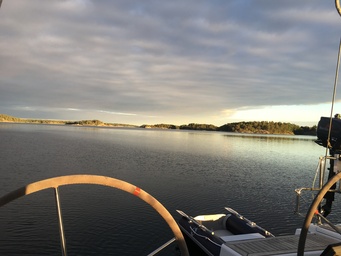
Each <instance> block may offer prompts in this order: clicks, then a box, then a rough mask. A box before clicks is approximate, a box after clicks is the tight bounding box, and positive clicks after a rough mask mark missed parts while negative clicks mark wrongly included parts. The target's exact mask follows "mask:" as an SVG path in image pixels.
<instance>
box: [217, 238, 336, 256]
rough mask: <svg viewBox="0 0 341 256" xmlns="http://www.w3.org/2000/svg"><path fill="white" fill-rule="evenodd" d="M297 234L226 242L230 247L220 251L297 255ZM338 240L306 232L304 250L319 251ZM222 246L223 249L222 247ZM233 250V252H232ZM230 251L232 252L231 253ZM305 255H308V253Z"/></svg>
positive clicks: (261, 255) (246, 255)
mask: <svg viewBox="0 0 341 256" xmlns="http://www.w3.org/2000/svg"><path fill="white" fill-rule="evenodd" d="M298 240H299V235H290V236H281V237H272V238H266V239H254V240H244V241H232V242H226V243H225V246H227V247H229V248H231V249H232V250H228V249H227V248H226V247H225V246H223V247H222V251H224V250H225V249H226V253H225V254H224V253H223V252H222V253H221V256H224V255H242V256H267V255H297V247H298ZM338 242H340V240H338V239H334V238H330V237H326V236H324V235H320V234H308V236H307V241H306V246H305V251H306V252H309V251H310V252H318V253H317V254H311V255H320V254H321V252H322V251H323V250H324V249H325V248H326V247H327V246H328V245H329V244H332V243H338ZM223 248H224V249H223ZM233 251H234V253H233ZM231 253H232V254H231ZM305 255H309V254H308V253H307V254H305Z"/></svg>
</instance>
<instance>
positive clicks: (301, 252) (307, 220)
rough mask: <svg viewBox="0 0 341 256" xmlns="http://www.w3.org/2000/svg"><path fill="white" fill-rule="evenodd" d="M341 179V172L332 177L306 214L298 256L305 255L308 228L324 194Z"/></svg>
mask: <svg viewBox="0 0 341 256" xmlns="http://www.w3.org/2000/svg"><path fill="white" fill-rule="evenodd" d="M340 179H341V172H340V173H338V174H336V175H335V176H334V177H333V178H331V179H330V180H329V181H328V182H327V183H326V184H325V185H324V186H323V187H322V189H321V190H320V191H319V192H318V193H317V195H316V196H315V199H314V201H313V202H312V203H311V205H310V207H309V210H308V212H307V214H306V217H305V220H304V223H303V226H302V230H301V234H300V239H299V243H298V250H297V255H298V256H303V255H304V247H305V242H306V239H307V234H308V229H309V225H310V223H311V221H312V219H313V217H314V215H315V214H316V213H317V211H318V207H319V205H320V203H321V201H322V200H323V197H324V195H325V194H326V193H327V192H328V191H329V190H330V188H331V187H332V186H333V185H334V184H335V183H336V182H338V181H339V180H340Z"/></svg>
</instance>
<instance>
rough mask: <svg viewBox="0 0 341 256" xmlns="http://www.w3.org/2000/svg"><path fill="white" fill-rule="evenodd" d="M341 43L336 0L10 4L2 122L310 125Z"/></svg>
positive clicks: (2, 25)
mask: <svg viewBox="0 0 341 256" xmlns="http://www.w3.org/2000/svg"><path fill="white" fill-rule="evenodd" d="M340 36H341V17H340V15H339V14H338V13H337V11H336V8H335V2H334V0H299V1H298V0H286V1H279V0H277V1H275V0H172V1H161V0H143V1H140V0H115V1H112V0H96V1H95V0H49V1H46V0H30V1H27V0H3V2H2V5H1V9H0V113H2V114H7V115H11V116H15V117H21V118H34V119H58V120H85V119H99V120H101V121H103V122H110V123H126V124H135V125H142V124H159V123H166V124H175V125H182V124H188V123H205V124H214V125H217V126H221V125H223V124H226V123H232V122H240V121H275V122H290V123H294V124H298V125H308V126H311V125H315V124H317V122H318V121H319V119H320V117H321V116H330V114H331V113H332V114H334V113H337V112H338V111H339V112H341V101H340V100H341V98H340V96H341V92H340V93H339V92H338V91H337V93H336V95H335V99H336V103H335V106H334V110H333V112H332V111H331V101H332V96H333V87H334V82H335V80H336V79H335V73H336V63H337V55H338V49H339V42H340Z"/></svg>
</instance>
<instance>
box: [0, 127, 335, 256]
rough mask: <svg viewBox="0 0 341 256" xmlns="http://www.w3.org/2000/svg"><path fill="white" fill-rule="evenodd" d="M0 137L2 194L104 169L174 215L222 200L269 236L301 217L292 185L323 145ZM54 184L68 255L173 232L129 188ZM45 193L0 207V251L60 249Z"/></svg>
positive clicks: (193, 136)
mask: <svg viewBox="0 0 341 256" xmlns="http://www.w3.org/2000/svg"><path fill="white" fill-rule="evenodd" d="M0 138H1V144H0V152H1V155H0V160H1V165H0V183H1V185H0V195H4V194H5V193H7V192H10V191H12V190H14V189H17V188H19V187H21V186H24V185H26V184H28V183H31V182H35V181H38V180H42V179H46V178H51V177H55V176H60V175H69V174H96V175H105V176H110V177H113V178H117V179H122V180H125V181H127V182H129V183H132V184H134V185H136V186H138V187H141V188H142V189H143V190H145V191H147V192H148V193H150V194H151V195H153V196H154V197H156V198H157V199H158V200H159V201H160V202H161V203H163V204H164V206H165V207H166V208H167V209H168V210H169V211H170V213H171V214H172V215H173V216H174V217H175V218H178V217H179V216H178V215H177V213H176V211H175V210H176V209H181V210H183V211H185V212H187V213H188V214H190V215H197V214H205V213H220V212H223V210H224V209H223V208H224V207H225V206H228V207H232V208H234V209H235V210H237V211H239V212H240V213H241V214H243V215H245V216H246V217H247V218H249V219H251V220H253V221H255V222H257V224H258V225H260V226H263V227H264V228H266V229H268V230H270V231H271V232H272V233H274V234H275V235H280V234H292V233H293V232H294V231H295V228H296V227H297V226H301V224H302V222H303V219H302V218H299V217H297V216H296V215H294V214H293V209H294V192H293V190H294V189H295V188H297V187H302V186H311V182H312V179H313V176H314V174H315V169H316V165H317V161H318V157H319V156H321V155H324V154H325V149H324V148H322V147H320V146H318V145H316V144H315V143H314V139H315V138H314V137H311V136H273V135H256V136H255V135H241V134H234V133H224V132H199V131H183V130H148V129H129V128H128V129H124V128H97V127H73V126H56V125H31V124H30V125H26V124H0ZM60 193H61V203H62V208H63V216H64V222H65V231H66V239H67V248H68V253H69V255H108V254H111V255H146V254H148V253H149V252H151V251H152V250H153V249H155V248H157V247H158V246H159V245H161V244H162V243H164V242H166V241H168V240H169V239H171V238H172V234H171V231H170V229H169V228H168V226H167V224H165V222H164V221H163V220H162V219H161V217H159V215H158V214H157V213H155V212H154V210H153V209H151V208H150V207H149V206H148V205H146V203H144V202H143V201H141V200H139V199H138V198H137V197H134V196H132V195H130V194H127V193H125V192H122V191H119V190H116V189H111V188H107V187H101V186H94V185H77V186H65V187H61V188H60ZM53 196H54V195H53V191H52V190H46V191H42V192H39V193H36V194H33V195H30V196H27V197H24V198H21V199H19V200H17V201H14V202H12V203H10V204H8V205H6V206H4V207H2V208H1V209H0V226H1V230H0V254H1V255H46V254H48V255H59V254H60V245H59V234H58V225H57V217H56V211H55V205H54V201H53ZM337 213H338V211H337V210H336V212H335V213H334V216H335V215H337ZM332 217H333V215H332ZM174 250H175V249H174V247H171V248H169V250H168V251H166V252H164V253H163V254H160V255H169V254H170V253H173V251H174Z"/></svg>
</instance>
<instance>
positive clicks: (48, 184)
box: [0, 175, 189, 256]
mask: <svg viewBox="0 0 341 256" xmlns="http://www.w3.org/2000/svg"><path fill="white" fill-rule="evenodd" d="M75 184H94V185H102V186H108V187H112V188H117V189H120V190H123V191H125V192H128V193H130V194H133V195H135V196H137V197H138V198H140V199H141V200H143V201H145V202H146V203H148V204H149V205H150V206H152V207H153V208H154V210H155V211H157V212H158V213H159V214H160V215H161V217H162V218H163V219H164V220H165V221H166V222H167V224H168V226H169V227H170V229H171V230H172V231H173V234H174V236H175V238H173V239H172V240H170V241H169V242H168V243H166V244H165V245H163V246H161V247H159V248H158V249H157V250H155V251H154V252H155V253H156V251H160V250H162V248H164V247H165V246H167V245H168V244H170V243H171V242H173V241H174V240H176V241H177V243H178V246H179V249H180V252H181V255H183V256H189V253H188V249H187V245H186V242H185V239H184V237H183V235H182V233H181V230H180V228H179V226H178V224H177V223H176V221H175V220H174V218H173V217H172V215H171V214H170V213H169V212H168V210H167V209H166V208H165V207H164V206H163V205H162V204H161V203H160V202H159V201H158V200H156V199H155V198H154V197H153V196H151V195H150V194H148V193H147V192H145V191H144V190H142V189H140V188H139V187H136V186H134V185H132V184H130V183H128V182H125V181H122V180H118V179H114V178H111V177H106V176H99V175H68V176H60V177H55V178H51V179H46V180H41V181H38V182H34V183H31V184H29V185H27V186H24V187H21V188H19V189H17V190H15V191H13V192H11V193H9V194H7V195H5V196H3V197H1V198H0V207H1V206H4V205H6V204H7V203H9V202H11V201H13V200H15V199H18V198H20V197H23V196H26V195H29V194H32V193H35V192H38V191H41V190H45V189H49V188H52V189H54V190H55V200H56V206H57V212H58V218H59V231H60V241H61V247H62V255H64V256H66V255H67V252H66V243H65V236H64V227H63V220H62V215H61V208H60V203H59V193H58V187H60V186H65V185H75ZM154 252H153V253H151V254H149V255H154Z"/></svg>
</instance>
